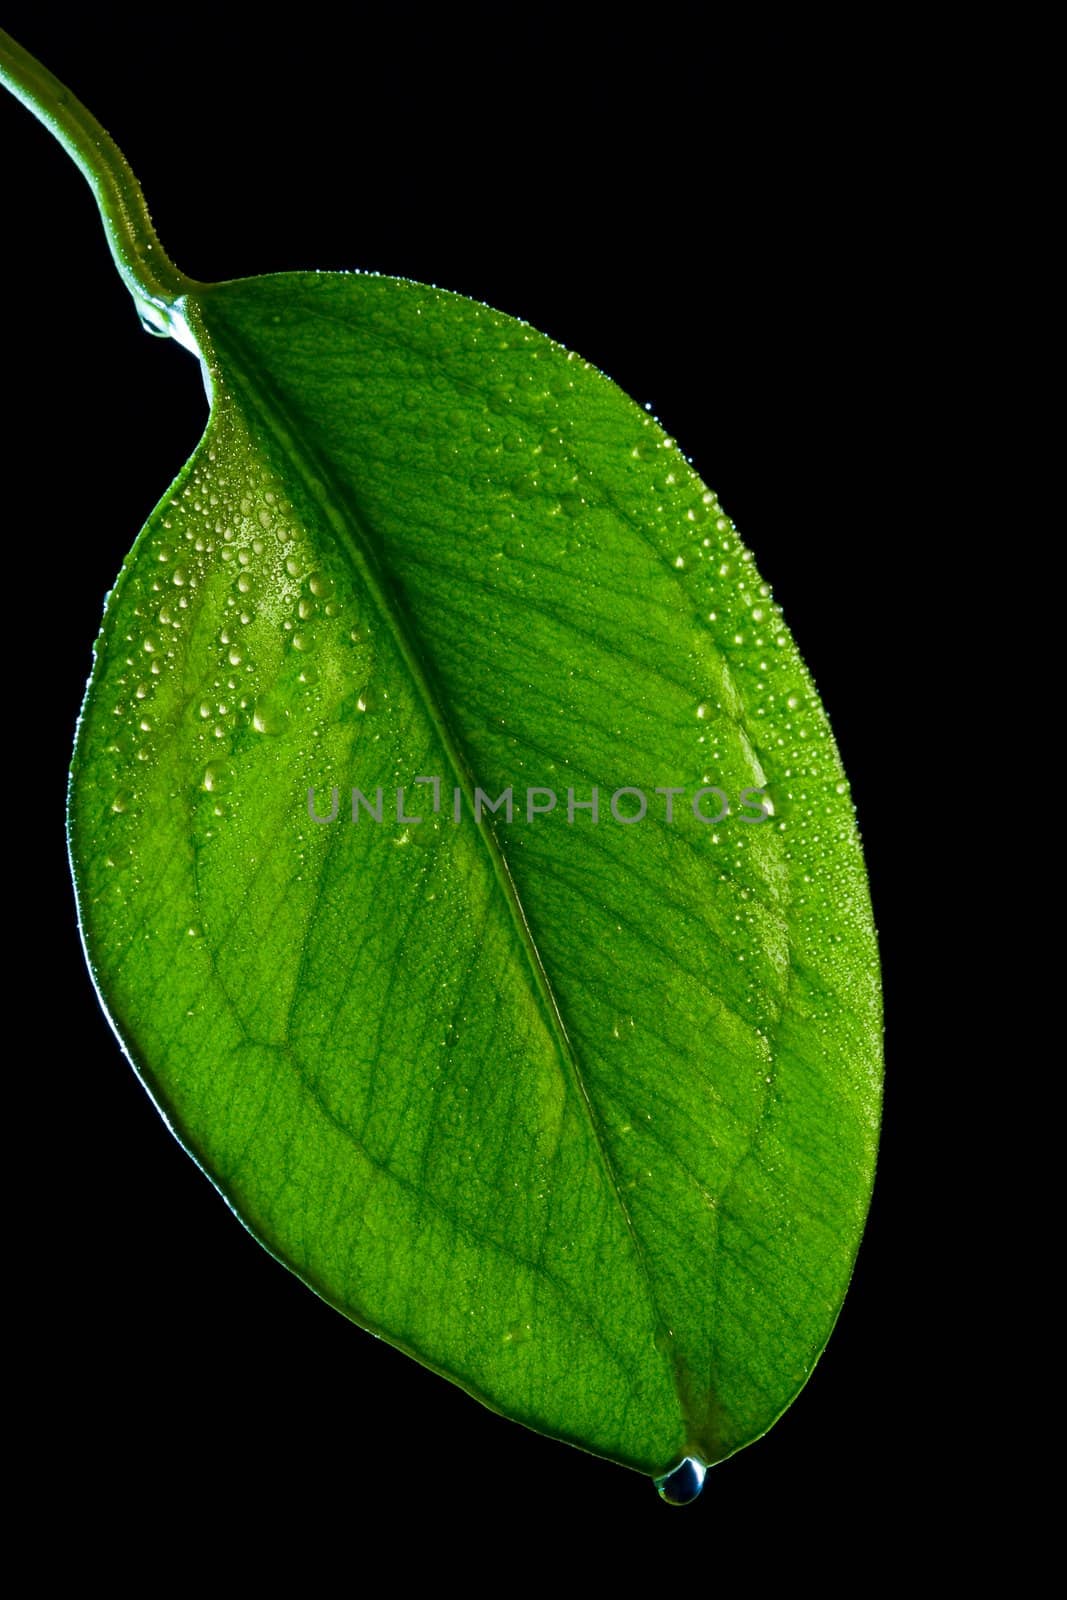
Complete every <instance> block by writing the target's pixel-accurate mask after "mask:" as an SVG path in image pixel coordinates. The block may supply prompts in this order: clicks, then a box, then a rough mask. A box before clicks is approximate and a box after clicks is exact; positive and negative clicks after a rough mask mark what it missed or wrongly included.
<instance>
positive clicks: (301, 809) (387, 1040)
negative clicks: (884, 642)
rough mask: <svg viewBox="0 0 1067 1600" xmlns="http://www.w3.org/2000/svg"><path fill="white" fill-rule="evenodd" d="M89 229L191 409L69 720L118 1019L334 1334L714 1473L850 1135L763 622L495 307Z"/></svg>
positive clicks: (714, 518)
mask: <svg viewBox="0 0 1067 1600" xmlns="http://www.w3.org/2000/svg"><path fill="white" fill-rule="evenodd" d="M34 94H35V95H36V96H37V98H38V99H40V98H42V96H43V94H44V90H42V89H41V87H40V84H39V83H35V85H34ZM30 98H32V96H30ZM68 107H69V101H64V102H63V106H62V109H61V111H60V112H57V113H55V115H56V116H57V117H60V116H67V115H68ZM75 107H76V103H75ZM76 115H78V116H82V115H84V116H85V117H87V114H83V113H82V110H81V108H77V107H76ZM68 134H69V140H70V141H71V142H73V143H74V144H78V142H79V139H80V133H79V129H78V127H74V131H73V132H69V130H68ZM105 137H106V136H105ZM95 161H96V151H95V150H94V155H93V160H91V161H89V162H88V167H89V169H90V170H89V172H88V175H89V176H90V181H93V182H94V185H95V186H97V187H98V192H100V189H101V187H106V186H102V185H101V184H97V183H96V177H97V167H96V166H94V162H95ZM122 181H126V179H125V178H123V179H122ZM129 181H132V180H129ZM107 192H110V191H107ZM101 204H102V206H104V210H105V216H106V217H107V216H108V212H107V207H106V206H105V205H104V201H103V199H102V201H101ZM113 210H114V207H113ZM115 214H116V215H118V216H119V219H120V220H119V222H118V223H115V222H114V221H113V220H110V221H109V227H111V229H112V243H113V247H114V248H115V249H116V256H117V258H118V259H119V260H120V264H121V265H122V268H123V271H124V275H125V276H126V277H127V281H128V282H129V283H130V285H131V288H132V289H133V290H134V293H135V296H136V297H137V298H138V301H139V303H140V304H141V306H142V310H143V312H144V313H145V314H146V316H148V317H149V318H150V320H152V321H153V322H155V324H156V325H157V326H159V327H163V328H165V329H168V330H169V331H171V332H172V333H176V334H177V335H178V336H179V337H180V338H181V339H182V340H183V342H185V343H187V344H188V345H190V346H191V347H193V348H195V349H196V350H197V351H198V353H199V354H200V356H201V358H202V360H203V362H204V367H205V373H206V376H207V380H208V384H209V392H210V395H211V419H210V422H209V425H208V429H207V432H206V434H205V436H204V439H203V441H202V443H201V445H200V446H199V448H198V449H197V451H196V453H195V454H194V456H193V458H192V460H191V461H190V463H189V465H188V466H187V467H186V469H185V470H184V472H183V473H182V474H181V476H180V477H179V479H178V480H177V482H176V483H175V484H174V486H173V487H172V488H171V490H170V491H169V492H168V494H167V495H166V496H165V497H164V499H163V500H162V501H161V503H160V505H159V507H158V509H157V511H156V512H155V513H154V514H153V516H152V517H151V518H150V519H149V522H148V524H147V525H146V527H145V528H144V530H143V532H142V533H141V535H140V537H139V539H138V540H137V543H136V545H135V547H134V549H133V551H132V553H131V555H130V557H129V558H128V560H127V562H126V563H125V565H124V567H123V570H122V572H121V574H120V576H119V579H118V581H117V583H116V585H115V589H114V591H113V593H112V595H111V597H110V599H109V602H108V606H107V611H106V614H105V619H104V625H103V630H102V633H101V636H100V639H99V640H98V642H97V646H96V652H95V663H94V669H93V674H92V679H91V682H90V685H89V690H88V694H87V697H86V702H85V707H84V712H83V716H82V720H81V723H80V727H79V731H78V739H77V746H76V750H75V757H74V764H73V771H72V783H71V793H70V847H71V858H72V862H73V867H74V874H75V880H76V886H77V894H78V903H79V909H80V914H81V919H82V926H83V931H84V936H85V942H86V948H87V952H88V955H89V960H90V964H91V966H92V970H93V974H94V978H95V981H96V984H97V987H98V989H99V992H100V995H101V998H102V1000H103V1002H104V1004H105V1006H106V1008H107V1010H108V1012H109V1015H110V1016H111V1018H112V1020H113V1023H114V1025H115V1028H116V1031H117V1033H118V1034H119V1036H120V1038H121V1039H122V1041H123V1043H124V1045H125V1048H126V1050H127V1052H128V1054H129V1056H130V1058H131V1060H132V1061H133V1063H134V1065H135V1067H136V1068H137V1070H138V1072H139V1073H140V1075H141V1077H142V1079H143V1081H144V1082H145V1084H146V1086H147V1087H148V1089H149V1091H150V1093H151V1094H152V1095H153V1097H154V1099H155V1101H156V1103H157V1104H158V1106H159V1107H160V1109H161V1111H162V1112H163V1114H164V1116H165V1117H166V1118H167V1120H168V1122H169V1124H170V1125H171V1127H172V1128H173V1130H174V1132H175V1133H176V1135H177V1137H178V1138H179V1139H180V1140H181V1142H182V1143H183V1145H184V1146H185V1148H186V1149H187V1150H188V1151H189V1152H190V1154H192V1155H193V1156H194V1158H195V1159H196V1160H197V1161H198V1162H199V1164H200V1165H201V1166H202V1167H203V1169H204V1171H205V1172H206V1173H207V1174H208V1176H209V1177H210V1178H211V1179H212V1181H213V1182H214V1183H215V1184H216V1185H217V1186H218V1188H219V1189H220V1191H221V1192H222V1193H223V1194H224V1195H225V1197H226V1198H227V1200H228V1201H229V1202H230V1204H231V1205H232V1206H233V1208H234V1210H235V1211H236V1212H237V1214H238V1215H239V1216H240V1217H241V1219H242V1220H243V1221H244V1223H245V1224H246V1225H247V1226H248V1227H249V1228H250V1229H251V1231H252V1232H253V1233H254V1234H255V1235H256V1236H257V1237H258V1238H259V1239H260V1240H261V1242H262V1243H263V1244H264V1245H266V1247H267V1248H268V1249H269V1250H271V1251H272V1252H273V1253H274V1254H275V1255H276V1256H277V1257H278V1258H279V1259H280V1260H282V1261H283V1262H285V1263H286V1264H287V1265H288V1266H290V1267H291V1268H292V1269H293V1270H294V1271H295V1272H297V1273H298V1274H299V1275H300V1277H301V1278H303V1279H304V1281H305V1282H307V1283H308V1284H309V1285H310V1286H311V1287H312V1288H314V1289H315V1290H316V1291H317V1292H318V1293H319V1294H321V1295H322V1296H323V1297H324V1298H325V1299H327V1300H328V1301H329V1302H330V1303H332V1304H333V1305H335V1306H336V1307H338V1309H340V1310H341V1311H342V1312H344V1313H345V1314H346V1315H347V1316H349V1317H351V1318H352V1319H353V1320H354V1321H356V1322H358V1323H359V1324H361V1325H362V1326H363V1327H366V1328H370V1329H372V1330H373V1331H375V1332H377V1333H379V1334H381V1335H383V1336H384V1337H385V1338H387V1339H389V1340H390V1341H391V1342H393V1343H394V1344H397V1345H399V1346H400V1347H401V1348H403V1349H406V1350H408V1351H409V1352H410V1353H411V1354H413V1355H414V1356H416V1357H417V1358H418V1359H419V1360H421V1361H423V1362H424V1363H426V1364H427V1365H429V1366H431V1367H433V1368H435V1369H436V1370H437V1371H439V1372H441V1373H443V1374H444V1375H446V1376H447V1377H449V1378H451V1379H453V1380H454V1381H455V1382H457V1383H459V1384H461V1385H462V1386H463V1387H464V1388H466V1389H467V1390H469V1391H470V1392H471V1393H472V1394H474V1395H476V1396H477V1397H478V1398H480V1399H482V1400H483V1401H485V1402H486V1403H487V1404H489V1405H491V1406H493V1407H494V1408H496V1409H498V1410H500V1411H502V1412H504V1413H506V1414H507V1415H509V1416H512V1417H515V1418H517V1419H519V1420H521V1421H523V1422H525V1423H527V1424H529V1425H530V1426H532V1427H534V1428H537V1429H539V1430H541V1431H543V1432H545V1433H548V1434H551V1435H553V1436H556V1437H559V1438H562V1439H567V1440H570V1441H573V1442H574V1443H577V1444H579V1445H582V1446H583V1447H585V1448H587V1449H589V1450H592V1451H594V1452H597V1453H599V1454H602V1455H604V1456H607V1457H610V1458H612V1459H615V1460H617V1461H620V1462H623V1463H625V1464H627V1465H630V1466H633V1467H636V1468H639V1469H641V1470H643V1471H647V1472H650V1473H652V1474H654V1475H657V1476H658V1475H662V1474H664V1473H667V1472H668V1471H670V1470H671V1469H672V1468H673V1467H675V1466H676V1465H677V1464H678V1463H679V1462H680V1461H681V1460H682V1459H683V1458H685V1457H687V1456H689V1457H694V1458H696V1459H697V1460H698V1461H700V1462H705V1463H709V1464H710V1463H712V1462H715V1461H719V1460H721V1459H723V1458H724V1457H726V1456H728V1455H730V1454H731V1453H732V1452H734V1451H736V1450H737V1449H739V1448H741V1447H742V1446H743V1445H745V1444H746V1443H748V1442H750V1441H751V1440H753V1439H755V1438H757V1437H758V1436H759V1435H760V1434H762V1433H763V1432H764V1431H765V1430H766V1429H767V1428H768V1427H769V1426H770V1425H771V1423H773V1421H774V1420H775V1419H776V1417H777V1416H778V1415H779V1414H780V1413H781V1412H782V1410H783V1409H784V1408H785V1407H786V1406H787V1405H788V1404H789V1402H790V1400H791V1399H792V1398H793V1397H794V1395H795V1394H796V1393H797V1391H798V1390H799V1389H800V1387H801V1386H802V1385H803V1383H804V1382H805V1381H806V1378H807V1376H808V1375H809V1373H810V1371H811V1368H812V1365H813V1363H814V1362H815V1360H816V1359H817V1357H818V1355H819V1353H820V1351H821V1350H822V1348H823V1346H824V1344H825V1342H826V1339H827V1337H828V1335H829V1333H830V1330H831V1327H832V1325H833V1322H834V1319H835V1317H836V1315H837V1311H838V1308H839V1306H840V1303H841V1300H842V1297H843V1295H844V1292H845V1289H846V1287H847V1282H848V1277H849V1274H850V1271H851V1266H852V1262H853V1259H854V1256H855V1252H856V1249H857V1246H858V1242H859V1238H860V1233H861V1230H862V1226H863V1220H864V1216H865V1213H866V1207H867V1202H868V1198H869V1193H870V1186H871V1181H872V1176H873V1168H874V1158H875V1147H876V1137H877V1119H878V1098H879V1073H880V1011H879V998H878V986H877V960H876V949H875V940H874V932H873V927H872V923H871V916H870V910H869V904H868V898H867V890H866V883H865V877H864V872H863V864H862V858H861V854H860V848H859V843H858V838H857V834H856V829H855V826H854V820H853V813H852V806H851V801H850V798H849V794H848V790H847V785H846V782H845V779H844V775H843V772H842V770H841V766H840V762H839V759H838V755H837V752H836V749H835V747H834V743H833V739H832V736H831V734H830V729H829V725H828V723H827V720H826V716H825V713H824V712H823V710H822V707H821V705H820V704H819V701H818V698H817V696H816V693H815V690H814V687H813V685H812V683H811V680H810V678H809V676H808V674H807V672H806V670H805V668H804V666H803V663H802V661H801V660H800V657H799V656H798V654H797V651H796V649H795V647H794V645H793V643H792V640H791V638H790V637H789V634H788V632H787V630H786V628H785V625H784V623H783V621H782V618H781V615H780V612H779V608H778V607H777V606H776V605H775V603H774V601H773V600H772V598H771V596H770V593H769V590H768V588H767V586H766V584H764V583H763V582H762V581H761V579H760V576H759V574H758V573H757V572H756V570H755V567H754V564H753V561H752V558H751V555H750V554H749V553H748V552H747V551H746V550H745V549H744V548H743V546H742V545H741V543H740V542H739V540H738V538H737V535H736V533H735V531H734V529H733V527H732V524H731V523H730V522H729V520H728V518H727V517H726V515H725V514H724V512H723V511H722V509H721V508H720V506H719V504H718V502H717V500H716V498H715V496H714V495H713V494H712V493H711V492H710V491H709V490H707V489H706V488H705V486H704V485H703V484H702V483H701V482H700V480H699V479H698V478H697V476H696V475H695V473H694V472H693V470H692V469H691V467H690V466H689V464H688V462H687V461H686V459H685V458H684V456H683V455H682V454H681V452H680V451H679V450H678V448H677V447H676V446H675V445H674V443H673V442H672V441H671V440H669V439H667V438H666V437H665V436H664V434H663V432H662V430H661V429H660V428H659V426H658V425H657V424H656V422H655V421H654V420H653V419H652V418H650V417H649V416H647V415H646V414H645V413H643V412H642V411H640V410H639V409H638V408H637V407H636V406H635V405H634V404H633V403H632V402H631V401H630V400H629V399H627V398H626V396H625V395H623V394H622V393H621V391H619V390H618V389H617V388H616V387H615V386H614V385H612V384H611V383H610V382H609V381H608V380H607V379H606V378H604V377H603V376H602V375H601V374H600V373H598V372H597V371H595V370H594V369H593V368H591V367H590V366H589V365H588V364H587V363H585V362H583V361H582V360H581V359H579V358H578V357H576V356H575V355H574V354H572V353H569V352H567V351H565V350H563V349H562V348H560V347H559V346H558V345H556V344H554V343H552V342H551V341H550V340H548V339H547V338H545V337H544V336H543V335H541V334H539V333H537V332H535V331H534V330H532V329H531V328H529V327H528V326H526V325H525V324H523V323H519V322H516V321H515V320H513V319H511V318H508V317H505V316H502V315H500V314H499V313H497V312H494V311H492V310H489V309H488V308H486V307H484V306H482V305H479V304H476V303H475V302H472V301H470V300H466V299H463V298H461V297H458V296H455V295H450V294H447V293H444V292H441V291H439V290H436V289H430V288H426V287H424V286H421V285H418V284H414V283H409V282H404V281H400V280H397V279H391V278H381V277H370V276H360V275H352V276H343V275H334V274H307V275H293V274H286V275H279V276H273V277H265V278H257V279H250V280H243V281H240V282H236V283H229V284H221V285H215V286H206V285H196V284H192V283H191V282H190V280H188V279H184V278H183V277H182V276H181V275H180V274H176V273H174V271H173V269H172V268H170V265H169V263H168V262H166V258H165V257H163V256H162V253H161V252H160V253H158V254H153V255H152V256H151V257H150V258H147V257H146V256H145V251H144V249H143V248H141V247H140V246H139V245H138V242H137V238H136V237H135V236H136V234H137V230H138V229H142V230H143V229H147V228H149V227H150V225H149V224H148V223H147V213H144V217H143V219H142V220H137V218H139V216H140V213H136V215H135V223H134V224H133V235H131V237H132V238H133V242H132V244H131V242H130V239H129V238H125V236H123V239H124V242H122V243H121V247H119V246H116V245H115V238H116V229H120V228H121V227H124V226H126V222H125V221H124V220H123V219H124V218H126V217H127V213H126V212H125V211H123V210H122V208H121V207H119V208H118V210H117V212H115ZM145 239H149V243H148V248H149V249H153V248H154V247H155V245H156V244H157V242H156V241H155V240H154V235H151V236H150V237H149V235H148V234H147V233H144V232H143V231H142V233H141V244H142V245H143V242H144V240H145ZM145 259H150V260H151V264H152V275H151V277H148V276H147V275H146V273H145V272H143V271H142V270H141V268H140V266H139V262H141V263H143V261H144V260H145ZM431 780H433V781H431ZM379 790H380V791H381V800H380V808H381V819H380V820H377V819H376V817H375V815H374V810H375V809H376V808H377V807H378V804H379V801H378V792H379ZM665 790H671V791H674V792H673V793H672V794H670V795H668V794H666V793H664V792H663V791H665ZM353 791H358V793H356V795H355V798H354V796H353ZM398 791H402V793H401V794H400V795H399V797H398ZM509 791H510V793H511V796H512V802H513V805H514V813H513V816H512V817H511V818H510V819H508V818H507V816H506V812H505V805H506V802H505V803H504V804H503V805H501V806H500V808H499V809H497V810H496V811H491V810H489V809H487V808H486V807H485V803H484V802H485V797H488V799H489V800H490V801H492V802H493V803H494V804H495V803H497V802H498V799H499V797H500V796H501V795H504V794H506V793H507V792H509ZM620 791H630V792H629V793H620ZM549 792H550V793H551V794H552V795H554V796H555V804H554V806H553V807H552V808H551V809H549V808H548V794H549ZM594 793H595V794H596V796H597V800H598V807H599V810H598V815H597V816H596V817H594V815H593V814H592V812H591V810H590V809H589V806H588V802H589V801H590V800H591V799H592V797H593V795H594ZM531 797H532V807H533V808H534V809H531V810H528V809H527V807H528V799H529V798H531ZM435 799H436V800H437V801H438V805H439V809H435V806H434V802H435ZM362 800H365V801H366V804H363V803H361V801H362ZM642 805H644V806H646V807H647V810H646V811H645V813H644V814H643V815H641V816H639V817H638V818H636V820H635V819H634V812H635V811H636V810H639V809H640V808H641V806H642ZM539 806H540V807H543V808H544V809H543V810H537V809H536V808H537V807H539ZM479 807H481V815H480V816H477V815H476V813H477V812H478V810H479ZM725 807H728V810H726V811H725V814H723V815H721V816H719V817H718V820H714V819H716V817H717V814H718V813H719V812H720V811H723V810H724V808H725ZM331 813H335V814H334V816H333V820H323V819H328V818H330V816H331ZM765 813H766V814H765ZM415 818H418V819H419V820H417V821H416V820H413V819H415Z"/></svg>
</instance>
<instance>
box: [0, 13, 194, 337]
mask: <svg viewBox="0 0 1067 1600" xmlns="http://www.w3.org/2000/svg"><path fill="white" fill-rule="evenodd" d="M0 81H2V82H3V83H4V84H6V86H7V87H8V88H9V89H10V90H11V92H12V94H14V95H15V96H16V97H17V98H18V99H19V100H21V101H22V103H23V105H24V106H26V108H27V109H28V110H30V111H32V112H33V114H34V116H35V117H37V118H38V119H39V121H41V122H43V123H44V125H45V127H46V128H47V129H48V130H49V132H50V133H52V134H54V135H55V137H56V138H57V139H58V140H59V142H60V144H61V145H62V146H63V148H64V149H65V150H66V152H67V154H68V155H69V156H70V157H71V158H72V159H73V160H74V161H75V162H76V163H77V165H78V166H79V167H80V168H81V171H82V173H83V174H84V175H85V177H86V179H87V180H88V183H89V187H90V188H91V189H92V191H93V194H94V195H95V196H96V203H97V205H98V206H99V207H100V215H101V217H102V218H103V221H104V231H105V233H106V234H107V242H108V244H109V246H110V248H111V254H112V256H113V257H114V260H115V265H116V266H117V267H118V269H119V273H120V275H121V277H122V280H123V282H124V283H125V285H126V287H127V288H128V289H129V291H130V293H131V294H132V295H133V298H134V301H135V302H136V304H137V309H138V311H139V312H140V313H141V317H142V320H143V321H144V322H145V323H146V324H147V325H148V326H149V327H150V328H151V329H152V331H154V332H157V333H161V334H170V333H179V334H180V331H181V329H180V326H179V324H181V323H182V319H181V316H180V313H179V312H178V311H177V310H176V307H177V302H178V301H179V300H180V299H181V298H182V296H183V295H185V294H187V293H188V292H189V291H190V290H191V289H196V288H199V287H200V285H199V284H198V283H197V282H196V280H195V279H194V278H187V277H186V276H185V274H184V272H179V271H178V269H177V267H176V266H175V265H174V263H173V262H172V261H171V260H170V258H169V257H168V256H167V254H166V252H165V251H164V249H163V247H162V245H161V244H160V242H159V239H158V238H157V236H156V230H155V228H154V227H153V226H152V219H151V217H150V216H149V215H148V207H147V205H146V204H145V198H144V195H143V194H142V193H141V186H140V184H139V183H138V182H137V179H136V178H135V177H134V175H133V171H132V169H131V167H130V164H129V162H128V161H127V160H126V157H125V156H124V155H123V153H122V151H121V150H120V149H119V147H118V145H117V144H116V143H115V141H114V139H112V137H111V135H110V134H108V133H106V132H105V130H104V129H103V128H102V127H101V126H100V124H99V122H97V120H96V118H95V117H94V116H93V115H92V113H91V112H90V111H87V110H86V108H85V107H84V106H83V105H82V103H81V101H80V100H78V99H76V98H75V96H74V95H73V94H71V92H70V90H69V89H66V88H65V87H64V86H63V84H62V83H60V81H59V79H58V78H56V77H54V76H53V74H52V73H51V72H49V71H48V68H47V67H43V66H42V65H41V63H40V62H39V61H36V60H35V59H34V57H33V56H31V55H30V54H29V52H28V51H26V50H24V49H23V48H22V46H21V45H20V44H17V43H16V41H15V40H14V39H12V38H11V36H10V34H7V33H5V32H4V31H3V29H0Z"/></svg>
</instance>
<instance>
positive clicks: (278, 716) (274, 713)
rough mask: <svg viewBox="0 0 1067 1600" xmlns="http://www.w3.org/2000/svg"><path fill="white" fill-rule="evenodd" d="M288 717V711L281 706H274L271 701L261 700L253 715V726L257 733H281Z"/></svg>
mask: <svg viewBox="0 0 1067 1600" xmlns="http://www.w3.org/2000/svg"><path fill="white" fill-rule="evenodd" d="M288 715H289V713H288V712H287V711H285V710H283V709H282V708H281V707H280V706H276V705H272V704H271V703H270V701H269V700H259V701H257V703H256V709H255V710H254V711H253V713H252V726H253V728H255V730H256V732H257V733H266V734H275V733H281V732H282V731H283V729H284V728H285V724H286V720H287V719H288Z"/></svg>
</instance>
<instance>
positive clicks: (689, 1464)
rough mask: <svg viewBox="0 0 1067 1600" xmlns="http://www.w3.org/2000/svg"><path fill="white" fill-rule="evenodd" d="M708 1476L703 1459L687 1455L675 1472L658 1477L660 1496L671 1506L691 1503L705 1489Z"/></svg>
mask: <svg viewBox="0 0 1067 1600" xmlns="http://www.w3.org/2000/svg"><path fill="white" fill-rule="evenodd" d="M706 1476H707V1468H706V1467H705V1465H704V1463H703V1461H698V1460H697V1458H696V1456H686V1458H685V1460H684V1461H682V1462H681V1463H680V1464H679V1465H678V1466H677V1467H675V1468H674V1471H673V1472H668V1473H666V1474H665V1475H664V1476H663V1477H662V1478H657V1479H656V1488H657V1490H658V1491H659V1497H660V1499H661V1500H666V1502H667V1504H668V1505H669V1506H688V1505H691V1504H692V1502H693V1501H694V1500H695V1499H696V1498H697V1496H698V1495H699V1494H700V1491H701V1489H703V1487H704V1479H705V1477H706Z"/></svg>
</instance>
